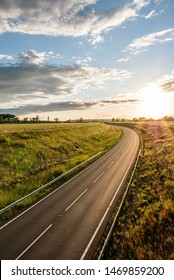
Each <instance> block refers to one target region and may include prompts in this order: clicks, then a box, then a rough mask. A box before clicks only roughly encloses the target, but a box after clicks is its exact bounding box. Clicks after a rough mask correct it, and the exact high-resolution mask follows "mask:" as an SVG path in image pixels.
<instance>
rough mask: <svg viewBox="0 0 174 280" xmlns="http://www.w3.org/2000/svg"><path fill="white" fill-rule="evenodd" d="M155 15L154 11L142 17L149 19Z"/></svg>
mask: <svg viewBox="0 0 174 280" xmlns="http://www.w3.org/2000/svg"><path fill="white" fill-rule="evenodd" d="M156 15H157V13H156V12H155V11H151V12H150V13H148V14H147V15H146V16H144V18H145V19H149V18H151V17H154V16H156Z"/></svg>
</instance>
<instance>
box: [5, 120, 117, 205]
mask: <svg viewBox="0 0 174 280" xmlns="http://www.w3.org/2000/svg"><path fill="white" fill-rule="evenodd" d="M121 136H122V132H121V130H120V129H117V128H115V127H112V126H109V125H106V124H102V123H82V124H77V123H76V124H75V123H74V124H73V123H71V124H2V125H0V176H1V178H0V208H1V209H2V208H4V207H5V206H6V205H8V204H10V203H12V202H13V201H15V200H17V199H19V198H21V197H23V196H24V195H26V194H28V193H30V192H31V191H33V190H34V189H36V188H38V187H40V186H41V185H43V184H45V183H47V182H49V181H50V180H52V179H54V178H55V177H57V176H59V175H61V174H62V173H64V172H66V171H68V170H69V169H71V168H72V167H74V166H76V165H77V164H79V163H81V162H83V161H85V160H87V159H88V158H90V157H92V156H93V155H94V154H96V153H98V152H103V153H105V152H106V151H108V150H109V149H110V148H111V147H113V146H114V145H115V144H116V143H117V142H118V141H119V140H120V138H121ZM29 202H31V201H29ZM23 204H24V205H25V202H24V203H23Z"/></svg>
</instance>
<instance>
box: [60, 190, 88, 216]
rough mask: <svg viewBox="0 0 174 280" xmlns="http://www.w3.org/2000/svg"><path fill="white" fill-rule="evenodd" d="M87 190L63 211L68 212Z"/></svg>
mask: <svg viewBox="0 0 174 280" xmlns="http://www.w3.org/2000/svg"><path fill="white" fill-rule="evenodd" d="M87 190H88V189H86V190H85V191H84V192H83V193H81V195H79V196H78V197H77V198H76V199H75V200H74V201H73V203H71V204H70V206H68V207H67V208H66V210H65V211H68V210H69V209H70V208H71V207H72V206H73V205H74V204H75V203H76V202H77V201H78V200H79V199H80V198H81V197H82V195H84V194H85V193H86V192H87Z"/></svg>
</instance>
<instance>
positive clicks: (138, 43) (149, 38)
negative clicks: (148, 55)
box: [127, 28, 174, 54]
mask: <svg viewBox="0 0 174 280" xmlns="http://www.w3.org/2000/svg"><path fill="white" fill-rule="evenodd" d="M172 40H174V29H173V28H170V29H166V30H162V31H159V32H154V33H151V34H148V35H145V36H142V37H140V38H137V39H135V40H134V41H133V42H132V43H131V44H129V46H128V48H127V49H128V50H129V51H131V53H132V54H136V53H138V52H139V51H140V50H144V49H145V48H146V47H149V46H151V45H154V44H156V43H165V42H167V41H172Z"/></svg>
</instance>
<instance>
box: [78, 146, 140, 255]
mask: <svg viewBox="0 0 174 280" xmlns="http://www.w3.org/2000/svg"><path fill="white" fill-rule="evenodd" d="M136 154H137V150H136V151H135V153H134V155H133V157H132V160H131V162H130V164H129V166H128V168H127V170H126V172H125V174H124V176H123V178H122V180H121V182H120V184H119V186H118V189H117V190H116V192H115V194H114V196H113V198H112V200H111V202H110V204H109V206H108V208H107V209H106V211H105V213H104V215H103V217H102V219H101V221H100V223H99V225H98V227H97V228H96V230H95V232H94V234H93V236H92V237H91V240H90V241H89V243H88V245H87V247H86V249H85V251H84V252H83V254H82V256H81V258H80V260H84V258H85V256H86V254H87V252H88V250H89V248H90V247H91V244H92V243H93V241H94V239H95V237H96V235H97V233H98V231H99V229H100V227H101V225H102V223H103V221H104V219H105V217H106V215H107V213H108V211H109V209H110V207H111V206H112V204H113V202H114V200H115V198H116V196H117V194H118V192H119V190H120V187H121V185H122V184H123V182H124V180H125V178H126V176H127V174H128V172H129V169H130V167H131V165H132V163H133V161H134V158H135V156H136Z"/></svg>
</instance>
